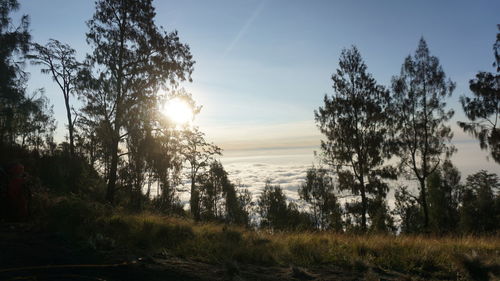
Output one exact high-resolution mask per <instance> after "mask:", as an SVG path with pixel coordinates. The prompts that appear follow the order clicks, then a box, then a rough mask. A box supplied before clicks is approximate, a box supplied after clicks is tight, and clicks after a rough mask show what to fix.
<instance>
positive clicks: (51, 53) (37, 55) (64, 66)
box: [28, 39, 79, 157]
mask: <svg viewBox="0 0 500 281" xmlns="http://www.w3.org/2000/svg"><path fill="white" fill-rule="evenodd" d="M32 46H33V50H34V53H32V54H31V55H29V56H28V58H30V59H31V60H32V63H33V64H36V65H42V66H43V68H42V69H41V72H42V73H45V74H50V75H51V76H52V79H53V80H54V81H55V82H56V83H57V85H58V86H59V88H60V89H61V92H62V94H63V97H64V105H65V106H66V118H67V119H68V134H69V151H70V155H71V157H73V156H74V154H75V141H74V131H75V130H74V123H75V120H73V117H72V114H71V103H70V96H71V95H72V94H74V90H75V87H76V81H75V80H76V78H77V76H78V75H77V74H78V70H79V63H78V62H77V61H76V58H75V50H74V49H73V48H71V47H70V46H69V45H68V44H63V43H61V42H59V41H58V40H54V39H50V40H49V42H48V43H47V44H46V45H45V46H43V45H40V44H37V43H35V44H33V45H32Z"/></svg>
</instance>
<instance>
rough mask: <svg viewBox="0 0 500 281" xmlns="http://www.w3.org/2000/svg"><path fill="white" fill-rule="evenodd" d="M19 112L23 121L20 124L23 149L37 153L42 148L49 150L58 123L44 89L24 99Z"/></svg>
mask: <svg viewBox="0 0 500 281" xmlns="http://www.w3.org/2000/svg"><path fill="white" fill-rule="evenodd" d="M17 110H18V112H19V115H20V116H19V118H20V119H21V120H19V121H21V122H20V123H19V124H18V126H19V138H20V145H21V147H22V148H28V149H33V150H34V151H36V152H39V150H40V149H41V148H48V145H49V144H50V143H52V142H53V134H54V131H55V130H56V121H55V120H54V117H53V115H54V112H53V106H52V105H50V104H49V100H48V99H47V97H46V96H45V95H44V91H43V89H40V90H38V91H36V92H35V93H34V94H33V96H31V97H29V98H25V99H23V101H22V103H21V104H20V105H19V107H18V109H17Z"/></svg>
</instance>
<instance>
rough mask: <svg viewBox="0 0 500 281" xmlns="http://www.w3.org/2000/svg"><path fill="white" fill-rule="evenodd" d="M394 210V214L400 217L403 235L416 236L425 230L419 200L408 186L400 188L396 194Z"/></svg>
mask: <svg viewBox="0 0 500 281" xmlns="http://www.w3.org/2000/svg"><path fill="white" fill-rule="evenodd" d="M394 199H395V202H394V205H395V206H394V209H393V211H392V214H393V215H394V216H396V217H399V228H400V230H401V233H404V234H415V233H420V232H421V231H422V230H423V225H424V222H423V216H422V211H421V210H422V208H421V207H420V204H419V203H418V198H416V197H415V196H413V195H412V194H411V192H410V191H409V190H408V188H407V187H406V186H400V187H398V188H397V189H396V192H395V193H394Z"/></svg>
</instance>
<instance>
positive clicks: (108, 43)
mask: <svg viewBox="0 0 500 281" xmlns="http://www.w3.org/2000/svg"><path fill="white" fill-rule="evenodd" d="M155 15H156V13H155V9H154V7H153V5H152V0H99V1H97V2H96V12H95V14H94V16H93V18H92V19H91V20H89V21H88V22H87V25H88V27H89V32H88V33H87V42H88V43H89V44H90V45H92V46H93V47H94V50H93V52H92V54H91V55H90V56H89V62H90V63H92V64H93V65H94V70H95V71H94V72H95V73H96V74H97V79H98V83H93V85H94V88H93V90H92V91H89V92H88V93H89V94H87V95H86V96H85V97H86V99H87V106H89V107H92V108H94V113H96V114H98V115H99V116H100V118H101V120H103V121H104V122H105V124H106V127H107V130H108V134H109V141H108V146H109V153H110V163H109V171H108V176H107V180H108V186H107V192H106V199H107V200H108V201H109V202H113V201H114V197H115V189H116V181H117V169H118V163H119V158H120V153H119V145H120V143H121V142H122V140H123V138H124V137H125V136H126V134H127V132H126V128H125V124H126V123H127V122H134V121H133V119H134V118H135V117H134V116H133V115H131V114H129V113H130V109H133V108H134V107H136V106H138V105H140V104H141V103H142V102H143V101H144V100H148V99H154V97H155V96H156V95H157V92H158V90H159V88H160V87H167V86H168V85H174V86H175V85H176V84H177V82H178V81H179V80H181V81H182V80H186V79H187V80H191V73H192V71H193V64H194V61H193V60H192V56H191V53H190V50H189V47H188V46H187V45H185V44H183V43H181V42H180V40H179V36H178V35H177V32H176V31H174V32H171V33H167V32H165V31H163V30H162V29H160V28H158V27H157V26H156V25H155V23H154V19H155ZM127 119H130V120H127Z"/></svg>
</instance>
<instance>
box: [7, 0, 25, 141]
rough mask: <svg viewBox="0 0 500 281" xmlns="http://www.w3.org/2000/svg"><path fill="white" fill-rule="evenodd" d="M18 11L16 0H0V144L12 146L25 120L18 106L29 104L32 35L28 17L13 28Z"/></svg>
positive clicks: (23, 18)
mask: <svg viewBox="0 0 500 281" xmlns="http://www.w3.org/2000/svg"><path fill="white" fill-rule="evenodd" d="M18 9H19V3H18V1H17V0H2V1H0V145H2V144H8V145H13V144H14V142H15V140H16V138H17V136H18V133H19V126H18V125H19V124H20V123H22V122H20V121H23V120H25V116H23V114H24V113H23V112H21V111H20V108H19V107H20V105H21V104H23V103H25V102H26V98H25V83H26V80H27V75H26V73H25V72H24V71H23V66H24V59H23V55H25V54H26V53H27V52H28V50H29V41H30V37H31V36H30V34H29V30H28V29H29V19H28V16H27V15H23V16H22V17H21V21H20V24H19V26H17V27H15V28H13V26H14V24H13V23H12V19H11V18H10V13H11V12H13V11H16V10H18Z"/></svg>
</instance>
